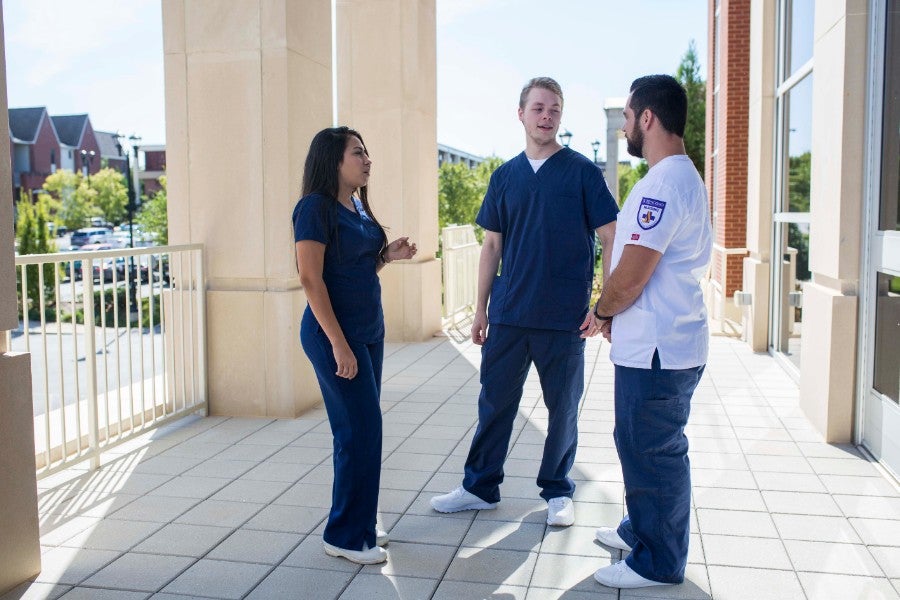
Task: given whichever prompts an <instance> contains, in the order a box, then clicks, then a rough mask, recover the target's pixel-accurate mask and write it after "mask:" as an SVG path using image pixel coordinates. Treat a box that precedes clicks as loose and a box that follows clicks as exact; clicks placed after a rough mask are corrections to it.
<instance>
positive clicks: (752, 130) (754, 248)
mask: <svg viewBox="0 0 900 600" xmlns="http://www.w3.org/2000/svg"><path fill="white" fill-rule="evenodd" d="M775 10H776V8H775V0H760V1H759V2H753V3H752V4H751V8H750V101H749V107H748V109H749V114H748V122H749V127H748V131H747V138H748V142H747V252H748V256H747V257H746V258H745V259H744V277H743V291H744V292H750V293H751V294H752V304H751V305H750V306H747V307H744V309H743V311H744V312H743V315H742V329H743V332H744V336H745V338H746V339H747V342H748V343H749V344H750V346H751V347H752V348H753V350H754V351H756V352H765V351H766V350H767V349H768V347H769V339H768V327H769V290H770V276H769V269H770V268H771V266H770V260H771V254H772V251H771V244H772V192H773V188H772V186H773V182H772V177H773V169H774V167H773V164H774V160H775V144H774V139H773V133H774V126H773V123H774V122H775V121H774V119H775V87H774V86H775Z"/></svg>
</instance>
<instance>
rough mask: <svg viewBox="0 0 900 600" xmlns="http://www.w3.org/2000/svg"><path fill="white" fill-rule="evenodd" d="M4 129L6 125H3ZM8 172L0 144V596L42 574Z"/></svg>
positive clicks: (0, 51)
mask: <svg viewBox="0 0 900 600" xmlns="http://www.w3.org/2000/svg"><path fill="white" fill-rule="evenodd" d="M0 89H2V90H3V93H2V94H0V128H2V129H8V128H9V111H8V110H7V104H6V50H5V40H4V35H3V6H2V2H0ZM3 125H6V127H3ZM12 221H13V210H12V172H11V168H10V157H9V145H8V144H0V224H2V227H0V506H2V507H3V508H2V510H0V540H2V541H0V594H3V593H4V592H5V591H6V590H9V589H10V588H13V587H15V586H16V585H18V584H19V583H21V582H23V581H25V580H26V579H28V578H29V577H31V576H33V575H35V574H37V573H38V572H39V571H40V570H41V546H40V542H39V536H40V534H39V532H38V506H37V483H36V481H35V469H34V420H33V417H32V414H33V413H32V410H33V409H32V404H31V355H30V354H25V353H15V354H14V353H11V352H8V348H7V347H6V332H7V331H9V330H11V329H16V327H18V324H19V318H18V309H17V304H16V272H15V264H14V262H13V253H14V238H13V228H12V226H11V223H12Z"/></svg>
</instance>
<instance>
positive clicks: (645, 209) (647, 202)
mask: <svg viewBox="0 0 900 600" xmlns="http://www.w3.org/2000/svg"><path fill="white" fill-rule="evenodd" d="M665 210H666V203H665V202H663V201H662V200H654V199H653V198H647V197H644V198H641V205H640V206H639V207H638V214H637V222H638V225H639V226H640V228H641V229H653V228H654V227H656V226H657V225H659V222H660V221H661V220H662V216H663V212H664V211H665Z"/></svg>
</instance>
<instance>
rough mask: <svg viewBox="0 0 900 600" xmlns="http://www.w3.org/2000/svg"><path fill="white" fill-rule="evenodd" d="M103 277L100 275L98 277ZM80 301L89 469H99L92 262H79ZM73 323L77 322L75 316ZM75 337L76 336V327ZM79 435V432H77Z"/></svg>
mask: <svg viewBox="0 0 900 600" xmlns="http://www.w3.org/2000/svg"><path fill="white" fill-rule="evenodd" d="M100 276H101V277H102V276H103V275H102V273H101V275H100ZM81 281H82V290H83V291H82V301H83V302H84V366H85V369H86V373H85V374H86V375H87V403H88V406H87V408H88V427H89V428H90V429H89V440H90V446H89V447H90V449H91V469H97V468H99V467H100V422H99V418H98V415H97V341H96V339H95V337H94V336H95V334H96V328H95V327H94V260H93V259H91V258H84V259H82V261H81ZM72 320H73V321H77V319H76V318H75V315H73V316H72ZM73 325H74V326H75V335H77V334H78V325H77V323H73ZM75 400H76V404H75V410H79V411H80V410H81V402H80V401H78V398H76V399H75ZM78 435H81V432H80V431H79V432H78Z"/></svg>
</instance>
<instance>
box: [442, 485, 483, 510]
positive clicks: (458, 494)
mask: <svg viewBox="0 0 900 600" xmlns="http://www.w3.org/2000/svg"><path fill="white" fill-rule="evenodd" d="M431 508H433V509H434V510H436V511H438V512H442V513H455V512H459V511H461V510H491V509H494V508H497V503H496V502H485V501H484V500H482V499H481V498H479V497H478V496H476V495H475V494H471V493H469V492H467V491H466V489H465V488H464V487H463V486H459V487H458V488H456V489H455V490H453V491H452V492H449V493H447V494H443V495H441V496H435V497H434V498H432V499H431Z"/></svg>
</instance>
